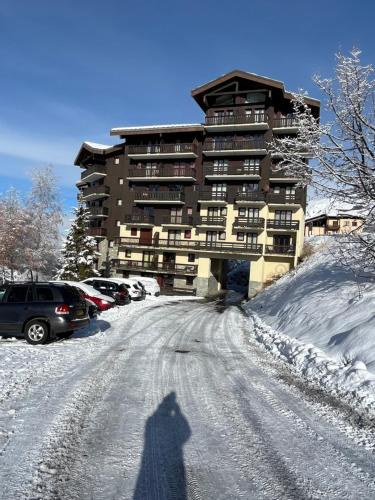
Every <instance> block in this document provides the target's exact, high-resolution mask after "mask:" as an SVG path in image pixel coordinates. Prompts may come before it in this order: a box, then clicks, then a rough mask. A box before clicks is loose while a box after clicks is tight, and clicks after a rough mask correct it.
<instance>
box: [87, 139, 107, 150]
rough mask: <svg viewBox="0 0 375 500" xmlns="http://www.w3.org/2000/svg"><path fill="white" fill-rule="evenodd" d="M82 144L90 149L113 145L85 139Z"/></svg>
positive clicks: (105, 147)
mask: <svg viewBox="0 0 375 500" xmlns="http://www.w3.org/2000/svg"><path fill="white" fill-rule="evenodd" d="M83 144H85V145H86V146H88V147H89V148H92V149H111V148H113V146H108V145H107V144H97V143H96V142H89V141H85V142H84V143H83Z"/></svg>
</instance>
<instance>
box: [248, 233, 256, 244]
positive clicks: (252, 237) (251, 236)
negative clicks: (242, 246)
mask: <svg viewBox="0 0 375 500" xmlns="http://www.w3.org/2000/svg"><path fill="white" fill-rule="evenodd" d="M246 243H247V244H248V245H256V244H257V243H258V235H257V233H247V234H246Z"/></svg>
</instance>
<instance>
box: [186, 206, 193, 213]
mask: <svg viewBox="0 0 375 500" xmlns="http://www.w3.org/2000/svg"><path fill="white" fill-rule="evenodd" d="M186 213H187V214H188V215H193V209H192V207H187V208H186Z"/></svg>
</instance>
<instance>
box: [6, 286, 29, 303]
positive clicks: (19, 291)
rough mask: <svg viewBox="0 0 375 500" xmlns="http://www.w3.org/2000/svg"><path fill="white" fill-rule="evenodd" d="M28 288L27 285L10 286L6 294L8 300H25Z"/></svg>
mask: <svg viewBox="0 0 375 500" xmlns="http://www.w3.org/2000/svg"><path fill="white" fill-rule="evenodd" d="M28 289H29V287H28V286H12V288H11V290H10V292H9V295H8V302H26V296H27V292H28Z"/></svg>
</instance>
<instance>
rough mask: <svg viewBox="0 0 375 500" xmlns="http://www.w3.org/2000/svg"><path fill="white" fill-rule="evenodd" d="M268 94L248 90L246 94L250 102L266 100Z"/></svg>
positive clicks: (247, 100)
mask: <svg viewBox="0 0 375 500" xmlns="http://www.w3.org/2000/svg"><path fill="white" fill-rule="evenodd" d="M265 100H266V94H265V93H264V92H257V91H255V92H248V93H247V94H246V102H247V103H249V104H257V103H262V102H265Z"/></svg>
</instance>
